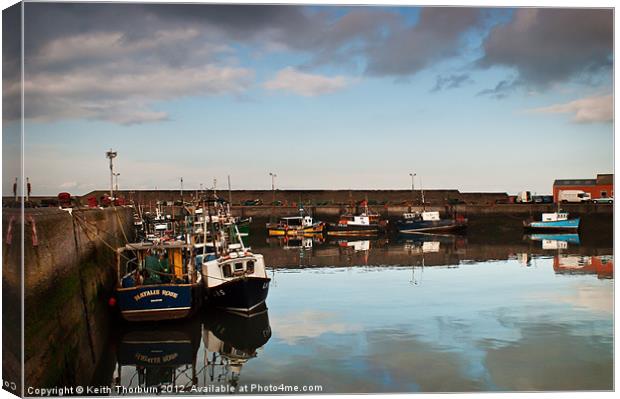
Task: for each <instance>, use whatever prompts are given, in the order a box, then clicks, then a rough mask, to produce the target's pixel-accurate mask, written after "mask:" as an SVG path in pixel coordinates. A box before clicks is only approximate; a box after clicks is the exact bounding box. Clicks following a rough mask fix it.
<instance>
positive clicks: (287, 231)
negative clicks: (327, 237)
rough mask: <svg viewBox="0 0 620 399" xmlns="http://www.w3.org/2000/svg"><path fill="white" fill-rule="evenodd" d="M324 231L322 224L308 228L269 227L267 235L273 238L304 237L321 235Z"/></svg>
mask: <svg viewBox="0 0 620 399" xmlns="http://www.w3.org/2000/svg"><path fill="white" fill-rule="evenodd" d="M324 230H325V225H324V224H322V223H321V224H317V225H314V226H309V227H300V228H284V227H269V228H268V231H269V235H270V236H273V237H278V236H288V237H295V236H304V235H314V234H321V233H323V231H324Z"/></svg>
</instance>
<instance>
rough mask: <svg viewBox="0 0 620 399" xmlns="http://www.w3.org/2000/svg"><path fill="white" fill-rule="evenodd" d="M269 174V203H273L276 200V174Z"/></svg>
mask: <svg viewBox="0 0 620 399" xmlns="http://www.w3.org/2000/svg"><path fill="white" fill-rule="evenodd" d="M269 176H271V197H272V198H271V204H272V205H275V202H276V177H278V175H276V174H275V173H272V172H269Z"/></svg>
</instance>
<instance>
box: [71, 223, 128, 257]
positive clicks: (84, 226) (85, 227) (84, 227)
mask: <svg viewBox="0 0 620 399" xmlns="http://www.w3.org/2000/svg"><path fill="white" fill-rule="evenodd" d="M71 215H72V216H73V217H74V218H75V220H76V221H77V222H78V226H80V227H81V228H82V230H83V231H84V233H85V234H86V237H88V239H89V240H91V241H92V239H91V238H90V236H89V233H91V234H94V235H95V237H96V238H98V239H99V240H100V241H101V242H102V243H103V244H104V245H105V246H106V247H108V248H109V249H110V250H111V251H112V252H114V253H117V251H116V248H114V247H113V246H112V245H110V244H109V243H108V242H107V241H106V240H104V239H103V238H101V236H100V235H99V234H98V233H97V232H96V231H95V232H93V231H89V230H88V226H87V225H86V223H85V222H84V220H83V219H82V218H81V217H79V216H77V215H74V214H73V213H72V214H71ZM120 256H121V257H123V258H125V259H126V260H127V261H131V259H130V258H128V257H126V256H125V255H123V254H120Z"/></svg>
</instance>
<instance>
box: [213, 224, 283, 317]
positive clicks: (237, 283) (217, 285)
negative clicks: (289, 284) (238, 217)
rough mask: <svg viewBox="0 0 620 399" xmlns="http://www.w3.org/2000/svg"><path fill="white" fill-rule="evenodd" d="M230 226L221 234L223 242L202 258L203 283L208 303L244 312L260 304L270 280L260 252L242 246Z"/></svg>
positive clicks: (237, 235) (264, 297)
mask: <svg viewBox="0 0 620 399" xmlns="http://www.w3.org/2000/svg"><path fill="white" fill-rule="evenodd" d="M230 228H231V234H229V235H228V237H227V238H226V237H223V236H222V237H223V239H224V240H225V243H226V245H221V244H220V245H218V243H217V242H216V243H215V245H214V249H215V253H214V254H209V255H208V256H206V257H204V258H203V260H202V266H201V273H202V277H203V283H204V286H205V289H206V296H207V300H208V302H209V305H211V306H214V307H217V308H224V309H228V310H232V311H236V312H241V313H245V314H248V313H251V312H253V311H254V310H255V309H257V308H258V307H259V306H260V305H264V303H265V300H266V299H267V293H268V292H269V282H270V281H271V279H270V278H269V277H267V270H266V268H265V260H264V259H263V255H261V254H255V253H252V252H251V251H250V249H249V248H246V247H245V245H244V244H243V241H242V239H241V237H240V235H239V230H238V229H237V227H236V226H235V225H232V226H230ZM218 248H219V249H218Z"/></svg>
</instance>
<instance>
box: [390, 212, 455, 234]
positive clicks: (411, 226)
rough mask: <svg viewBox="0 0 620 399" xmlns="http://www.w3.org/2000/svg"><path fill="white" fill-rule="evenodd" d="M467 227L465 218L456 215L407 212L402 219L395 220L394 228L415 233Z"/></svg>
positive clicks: (402, 231)
mask: <svg viewBox="0 0 620 399" xmlns="http://www.w3.org/2000/svg"><path fill="white" fill-rule="evenodd" d="M465 228H467V219H465V218H463V217H460V216H457V217H456V218H454V219H441V217H440V216H439V212H436V211H432V212H431V211H423V212H407V213H404V214H403V217H402V219H400V220H398V221H397V222H396V229H397V230H398V232H399V233H401V234H415V233H420V232H427V231H430V232H442V231H443V232H447V231H451V232H454V231H458V230H464V229H465Z"/></svg>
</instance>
